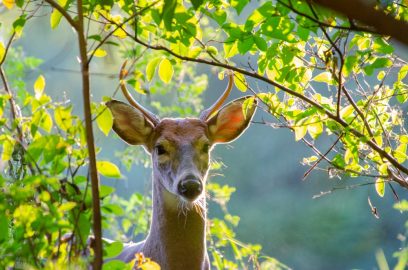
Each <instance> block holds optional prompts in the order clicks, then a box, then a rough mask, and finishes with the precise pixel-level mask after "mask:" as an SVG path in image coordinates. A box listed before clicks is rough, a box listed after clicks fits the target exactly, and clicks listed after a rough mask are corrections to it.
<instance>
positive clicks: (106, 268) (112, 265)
mask: <svg viewBox="0 0 408 270" xmlns="http://www.w3.org/2000/svg"><path fill="white" fill-rule="evenodd" d="M123 269H129V267H128V266H127V265H126V263H124V262H122V261H119V260H112V261H108V262H106V263H104V264H103V265H102V270H123Z"/></svg>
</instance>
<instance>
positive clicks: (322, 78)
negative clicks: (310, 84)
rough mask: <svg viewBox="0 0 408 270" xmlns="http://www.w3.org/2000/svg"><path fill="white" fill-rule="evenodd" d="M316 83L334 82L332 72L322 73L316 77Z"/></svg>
mask: <svg viewBox="0 0 408 270" xmlns="http://www.w3.org/2000/svg"><path fill="white" fill-rule="evenodd" d="M313 80H314V81H316V82H325V83H330V82H331V80H332V75H331V74H330V72H327V71H326V72H322V73H320V74H319V75H317V76H316V77H314V78H313Z"/></svg>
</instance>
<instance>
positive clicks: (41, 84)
mask: <svg viewBox="0 0 408 270" xmlns="http://www.w3.org/2000/svg"><path fill="white" fill-rule="evenodd" d="M44 88H45V78H44V76H43V75H40V76H38V78H37V80H36V81H35V83H34V92H35V98H36V99H39V98H40V97H41V96H42V94H43V92H44Z"/></svg>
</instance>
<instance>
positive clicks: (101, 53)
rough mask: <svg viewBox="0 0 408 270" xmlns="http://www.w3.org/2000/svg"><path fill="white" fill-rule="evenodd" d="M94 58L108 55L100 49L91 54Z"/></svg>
mask: <svg viewBox="0 0 408 270" xmlns="http://www.w3.org/2000/svg"><path fill="white" fill-rule="evenodd" d="M92 53H93V55H94V56H95V57H105V56H106V55H107V54H108V53H107V52H106V51H105V50H104V49H101V48H98V49H96V51H93V52H92Z"/></svg>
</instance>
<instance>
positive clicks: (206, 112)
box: [200, 71, 234, 121]
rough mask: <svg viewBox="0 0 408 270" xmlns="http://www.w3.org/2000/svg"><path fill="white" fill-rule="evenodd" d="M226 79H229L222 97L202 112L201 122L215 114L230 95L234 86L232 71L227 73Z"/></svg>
mask: <svg viewBox="0 0 408 270" xmlns="http://www.w3.org/2000/svg"><path fill="white" fill-rule="evenodd" d="M228 77H229V81H228V85H227V88H225V90H224V93H222V95H221V96H220V97H219V98H218V100H217V101H216V102H215V103H214V104H213V105H212V106H211V107H210V108H208V109H206V110H204V111H203V112H202V113H201V114H200V119H201V120H203V121H205V120H207V119H208V118H209V117H210V116H211V115H212V114H213V113H214V112H216V111H217V110H218V109H219V108H220V107H221V106H222V104H223V103H224V102H225V100H226V99H227V97H228V96H229V94H230V93H231V90H232V86H233V85H234V73H233V72H232V71H229V74H228Z"/></svg>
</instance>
